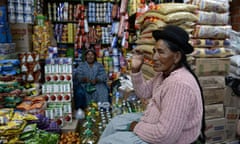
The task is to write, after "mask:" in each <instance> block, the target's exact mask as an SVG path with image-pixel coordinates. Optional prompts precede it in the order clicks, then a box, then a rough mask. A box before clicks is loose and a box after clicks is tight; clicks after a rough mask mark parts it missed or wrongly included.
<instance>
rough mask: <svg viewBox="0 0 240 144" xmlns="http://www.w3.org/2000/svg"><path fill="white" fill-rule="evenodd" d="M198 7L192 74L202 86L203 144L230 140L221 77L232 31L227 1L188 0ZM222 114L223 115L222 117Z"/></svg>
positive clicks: (230, 53) (227, 63)
mask: <svg viewBox="0 0 240 144" xmlns="http://www.w3.org/2000/svg"><path fill="white" fill-rule="evenodd" d="M191 4H194V5H196V6H198V11H197V12H196V13H197V16H198V22H197V25H196V26H195V28H194V31H193V33H192V38H191V44H192V45H193V47H194V52H193V53H192V54H191V56H192V57H193V58H194V62H195V63H194V68H195V72H196V74H197V75H198V77H199V80H200V82H201V85H202V87H203V95H204V98H205V116H206V117H205V119H206V127H207V129H206V131H205V133H206V136H207V143H217V142H223V141H225V140H228V139H233V136H234V135H232V133H231V132H232V131H233V130H230V129H229V127H228V122H229V118H228V117H227V113H224V110H225V111H226V112H227V111H229V108H227V107H226V109H224V96H225V95H224V93H225V89H226V86H225V83H224V80H225V76H226V74H227V73H228V70H229V63H230V61H229V57H230V56H232V55H234V54H235V53H234V51H233V50H232V49H231V48H229V46H230V41H229V40H227V38H228V37H229V33H230V32H231V30H232V28H231V25H230V24H229V1H228V0H192V1H191ZM224 114H226V115H224Z"/></svg>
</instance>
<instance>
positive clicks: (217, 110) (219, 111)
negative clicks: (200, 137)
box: [205, 104, 224, 119]
mask: <svg viewBox="0 0 240 144" xmlns="http://www.w3.org/2000/svg"><path fill="white" fill-rule="evenodd" d="M222 117H224V108H223V104H212V105H205V119H214V118H222Z"/></svg>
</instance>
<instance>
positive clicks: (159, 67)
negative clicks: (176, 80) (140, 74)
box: [153, 40, 178, 74]
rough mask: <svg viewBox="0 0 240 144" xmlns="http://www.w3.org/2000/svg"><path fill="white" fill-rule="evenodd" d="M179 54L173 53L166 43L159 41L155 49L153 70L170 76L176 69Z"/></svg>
mask: <svg viewBox="0 0 240 144" xmlns="http://www.w3.org/2000/svg"><path fill="white" fill-rule="evenodd" d="M177 54H178V53H177V52H172V51H171V50H170V49H169V48H168V45H167V43H166V42H165V41H163V40H158V41H157V43H156V45H155V47H154V48H153V69H154V71H156V72H163V73H166V74H170V73H171V72H172V71H173V70H174V69H175V67H176V65H175V63H176V58H177Z"/></svg>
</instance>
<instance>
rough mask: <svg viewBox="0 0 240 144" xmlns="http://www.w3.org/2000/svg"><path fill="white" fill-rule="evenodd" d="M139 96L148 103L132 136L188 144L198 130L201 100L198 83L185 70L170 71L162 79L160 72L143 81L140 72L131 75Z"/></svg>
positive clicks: (166, 143) (158, 143)
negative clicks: (146, 99) (147, 99)
mask: <svg viewBox="0 0 240 144" xmlns="http://www.w3.org/2000/svg"><path fill="white" fill-rule="evenodd" d="M131 76H132V81H133V86H134V89H135V92H136V94H137V96H138V97H141V98H149V104H148V106H147V108H146V110H145V111H144V115H143V117H142V118H141V120H140V122H139V123H138V124H137V125H136V127H135V128H134V133H136V134H137V135H138V137H140V138H141V139H142V140H144V141H146V142H148V143H152V144H189V143H191V142H193V141H194V140H196V139H197V137H198V135H199V134H200V129H201V119H202V111H203V107H202V99H201V94H200V89H199V87H198V84H197V82H196V80H195V79H194V77H193V76H192V74H191V73H190V72H189V71H188V70H187V69H185V68H180V69H177V70H175V71H174V72H172V73H171V74H170V75H169V76H168V77H167V78H165V79H164V80H163V78H162V73H158V74H157V75H156V77H154V78H153V79H151V80H148V81H145V80H144V78H143V75H142V73H141V72H139V73H133V74H132V75H131Z"/></svg>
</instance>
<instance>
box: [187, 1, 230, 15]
mask: <svg viewBox="0 0 240 144" xmlns="http://www.w3.org/2000/svg"><path fill="white" fill-rule="evenodd" d="M192 3H193V4H194V5H197V6H198V8H199V9H200V10H202V11H209V12H216V13H225V12H228V11H229V7H230V6H229V1H228V0H193V2H192Z"/></svg>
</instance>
